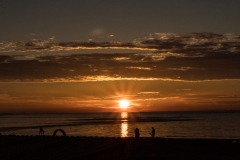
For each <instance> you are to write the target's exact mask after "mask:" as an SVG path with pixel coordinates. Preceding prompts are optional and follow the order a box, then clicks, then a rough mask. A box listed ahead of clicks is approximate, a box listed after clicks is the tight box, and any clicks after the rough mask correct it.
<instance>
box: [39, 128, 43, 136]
mask: <svg viewBox="0 0 240 160" xmlns="http://www.w3.org/2000/svg"><path fill="white" fill-rule="evenodd" d="M39 135H40V136H42V135H44V130H43V128H42V127H40V130H39Z"/></svg>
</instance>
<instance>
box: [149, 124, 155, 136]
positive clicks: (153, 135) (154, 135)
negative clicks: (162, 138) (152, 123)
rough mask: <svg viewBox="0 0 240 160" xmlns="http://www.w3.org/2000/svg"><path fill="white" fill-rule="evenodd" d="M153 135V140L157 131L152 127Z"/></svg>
mask: <svg viewBox="0 0 240 160" xmlns="http://www.w3.org/2000/svg"><path fill="white" fill-rule="evenodd" d="M150 134H151V135H152V138H153V137H154V136H155V129H154V127H152V132H151V133H150Z"/></svg>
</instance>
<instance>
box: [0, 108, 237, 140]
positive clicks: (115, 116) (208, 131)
mask: <svg viewBox="0 0 240 160" xmlns="http://www.w3.org/2000/svg"><path fill="white" fill-rule="evenodd" d="M40 127H42V128H43V130H44V134H45V135H49V136H51V135H53V133H54V131H55V130H57V129H62V130H64V131H65V133H66V134H67V136H93V137H134V136H135V135H134V134H135V132H134V130H135V128H138V129H139V130H140V137H150V136H151V135H150V132H151V129H152V127H154V128H155V132H156V134H155V137H162V138H204V139H205V138H207V139H208V138H209V139H210V138H211V139H240V112H235V111H218V112H216V111H215V112H213V111H211V112H206V111H204V112H200V111H199V112H114V113H81V114H21V115H15V114H2V115H0V133H1V134H2V135H29V136H30V135H32V136H35V135H39V130H40ZM61 134H62V133H61V132H57V135H59V136H61Z"/></svg>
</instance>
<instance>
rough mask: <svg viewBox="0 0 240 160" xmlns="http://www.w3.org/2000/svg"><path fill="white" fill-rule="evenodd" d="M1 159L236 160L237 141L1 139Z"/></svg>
mask: <svg viewBox="0 0 240 160" xmlns="http://www.w3.org/2000/svg"><path fill="white" fill-rule="evenodd" d="M0 155H1V157H0V159H1V160H12V159H25V160H26V159H29V160H30V159H31V160H32V159H59V160H60V159H73V160H75V159H81V160H82V159H89V160H91V159H93V160H98V159H99V160H101V159H104V160H106V159H119V160H121V159H136V160H138V159H162V160H174V159H178V160H183V159H184V160H185V159H189V160H190V159H191V160H192V159H194V160H200V159H204V160H206V159H218V160H225V159H231V160H235V159H236V160H237V159H238V160H239V159H240V140H238V139H177V138H154V139H152V138H147V137H140V138H139V139H138V140H136V139H135V138H133V137H129V138H118V137H116V138H114V137H69V136H55V137H52V136H20V135H2V136H0Z"/></svg>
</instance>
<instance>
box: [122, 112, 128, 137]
mask: <svg viewBox="0 0 240 160" xmlns="http://www.w3.org/2000/svg"><path fill="white" fill-rule="evenodd" d="M127 118H128V113H127V112H121V121H122V123H121V137H127V136H128V123H127V121H128V120H127Z"/></svg>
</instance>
